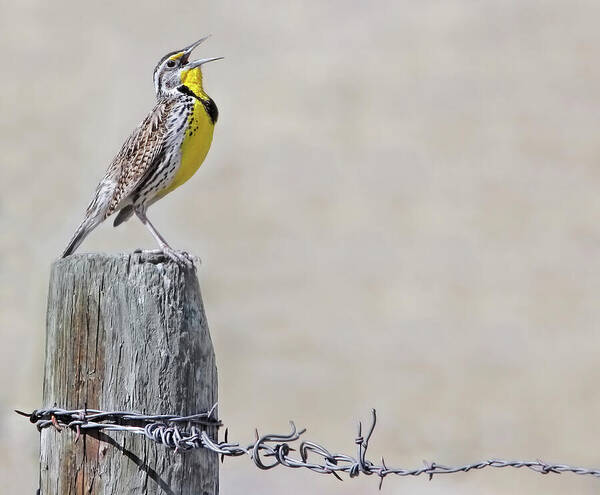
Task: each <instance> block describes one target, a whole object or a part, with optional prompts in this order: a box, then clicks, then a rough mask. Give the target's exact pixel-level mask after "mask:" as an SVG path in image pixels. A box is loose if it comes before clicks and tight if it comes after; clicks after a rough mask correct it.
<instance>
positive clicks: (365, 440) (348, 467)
mask: <svg viewBox="0 0 600 495" xmlns="http://www.w3.org/2000/svg"><path fill="white" fill-rule="evenodd" d="M215 410H216V404H215V405H214V406H213V407H212V408H211V409H210V410H209V411H206V412H202V413H199V414H194V415H191V416H177V415H144V414H138V413H134V412H124V411H113V412H104V411H99V410H95V409H87V408H86V409H75V410H66V409H60V408H46V409H37V410H35V411H33V412H31V413H25V412H22V411H15V412H16V413H18V414H20V415H22V416H26V417H28V418H29V421H31V422H32V423H34V424H35V425H36V427H37V429H38V430H39V431H41V430H43V429H45V428H49V427H54V428H55V429H56V430H57V431H62V430H63V429H69V430H72V431H74V432H75V434H76V436H75V442H77V441H78V440H79V437H80V435H81V434H82V433H86V432H90V431H100V430H105V431H121V432H128V433H133V434H138V435H144V436H146V437H147V438H149V439H150V440H153V441H154V442H156V443H159V444H162V445H165V446H166V447H169V448H172V449H175V451H176V452H177V451H187V450H191V449H199V448H204V449H207V450H210V451H212V452H215V453H216V454H219V455H220V456H221V461H223V460H224V458H225V457H239V456H242V455H248V456H250V458H251V459H252V461H253V462H254V464H255V465H256V466H257V467H258V468H259V469H265V470H266V469H272V468H274V467H276V466H285V467H289V468H305V469H309V470H310V471H313V472H316V473H320V474H331V475H333V476H335V477H336V478H337V479H339V480H340V481H341V480H342V477H341V476H340V473H346V474H347V475H348V476H349V477H350V478H354V477H356V476H358V475H360V474H364V475H367V476H371V475H376V476H378V477H379V478H380V481H379V488H380V489H381V486H382V483H383V480H384V478H385V477H386V476H388V475H392V474H393V475H397V476H421V475H427V476H428V477H429V479H430V480H431V479H432V478H433V476H434V475H438V474H453V473H459V472H463V473H466V472H469V471H473V470H479V469H484V468H487V467H493V468H507V467H510V468H516V469H520V468H527V469H530V470H532V471H535V472H536V473H540V474H549V473H555V474H561V473H565V472H568V473H573V474H579V475H589V476H594V477H597V478H600V469H587V468H583V467H574V466H569V465H566V464H551V463H547V462H545V461H542V460H540V459H538V460H535V461H519V460H512V461H511V460H504V459H488V460H484V461H480V462H474V463H472V464H466V465H463V466H446V465H443V464H439V463H437V462H427V461H423V466H421V467H418V468H415V469H405V468H395V467H388V466H387V465H386V463H385V460H384V459H383V457H382V458H381V464H375V463H374V462H372V461H370V460H368V459H367V450H368V447H369V441H370V439H371V436H372V435H373V431H374V430H375V425H376V424H377V414H376V412H375V409H372V410H371V415H372V416H371V423H370V425H369V427H368V429H367V434H366V436H363V427H362V423H361V422H359V424H358V434H357V436H356V438H355V444H356V445H357V454H356V457H353V456H351V455H347V454H338V453H333V452H331V451H329V450H328V449H326V448H325V447H323V446H322V445H319V444H317V443H315V442H311V441H308V440H303V441H301V442H299V444H298V445H296V448H293V447H292V446H291V445H290V443H293V442H296V441H298V440H299V438H300V436H301V435H303V434H304V433H305V432H306V429H302V430H298V429H297V428H296V425H295V424H294V422H293V421H290V432H289V433H287V434H266V435H259V433H258V430H256V431H255V434H256V440H255V441H254V442H253V443H251V444H249V445H248V446H246V447H243V446H241V445H240V444H239V443H232V442H229V441H228V430H227V429H226V430H225V438H224V440H223V441H222V442H219V441H217V440H214V439H212V438H211V436H210V435H209V434H208V433H207V428H211V427H212V429H213V431H214V430H215V429H218V428H219V427H221V426H222V423H221V421H220V420H219V419H218V418H216V417H215V415H214V412H215ZM291 452H298V455H299V458H298V457H292V456H291V455H290V454H291ZM316 458H318V460H315V459H316Z"/></svg>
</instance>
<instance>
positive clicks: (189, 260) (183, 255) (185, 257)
mask: <svg viewBox="0 0 600 495" xmlns="http://www.w3.org/2000/svg"><path fill="white" fill-rule="evenodd" d="M162 252H163V253H164V255H165V256H166V257H167V258H170V259H171V260H173V261H174V262H175V263H177V264H178V265H181V266H184V267H186V268H196V267H195V263H196V262H198V263H200V258H198V257H197V256H192V255H191V254H189V253H188V252H187V251H176V250H175V249H172V248H170V247H168V246H166V247H164V248H163V249H162Z"/></svg>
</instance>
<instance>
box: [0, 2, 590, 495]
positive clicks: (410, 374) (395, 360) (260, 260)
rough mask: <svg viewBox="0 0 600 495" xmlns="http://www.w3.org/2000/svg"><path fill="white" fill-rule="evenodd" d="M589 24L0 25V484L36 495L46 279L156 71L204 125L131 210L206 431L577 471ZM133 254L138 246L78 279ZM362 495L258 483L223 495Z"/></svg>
mask: <svg viewBox="0 0 600 495" xmlns="http://www.w3.org/2000/svg"><path fill="white" fill-rule="evenodd" d="M598 18H600V3H598V2H597V1H593V0H589V1H574V2H562V1H544V2H540V1H524V0H512V1H505V2H496V1H482V2H473V1H467V0H463V1H456V0H449V1H444V2H439V1H421V2H408V1H379V2H366V1H364V2H348V1H324V2H277V1H262V2H261V1H257V2H244V3H241V2H233V1H220V2H210V3H209V2H194V1H189V0H188V1H172V2H162V1H156V0H148V1H146V2H144V3H143V5H141V4H139V3H133V2H130V3H127V2H120V1H119V2H116V1H114V2H111V1H108V2H101V3H100V2H98V3H88V4H82V3H80V2H76V1H74V0H60V1H56V2H44V1H41V0H23V1H19V2H12V3H11V4H9V3H8V2H3V3H2V4H1V6H0V33H1V34H0V43H1V46H0V48H1V51H2V54H3V63H2V77H1V78H0V93H1V95H2V98H1V105H2V109H1V112H0V125H1V133H0V136H1V137H0V139H1V141H2V143H1V146H2V157H1V158H0V160H1V161H2V180H1V181H0V188H1V194H0V228H1V232H2V235H1V237H0V249H1V253H2V256H1V257H0V279H1V280H2V283H1V284H0V298H1V299H0V304H1V306H0V341H1V342H2V345H1V346H0V381H1V383H0V479H1V482H2V486H4V487H5V489H4V490H6V493H34V490H35V489H36V488H37V481H38V460H37V456H38V434H37V432H36V431H35V429H34V428H32V427H31V425H30V424H28V423H27V421H24V420H23V419H22V418H19V417H17V416H16V415H15V414H14V413H13V412H12V410H13V409H14V408H21V409H27V410H30V409H33V408H35V407H38V406H41V405H42V404H41V403H40V401H41V391H42V390H41V384H42V378H43V369H42V362H43V353H44V325H45V304H46V291H47V283H48V276H49V269H50V265H51V263H52V262H53V261H54V260H55V259H56V257H57V256H58V255H59V253H60V252H61V251H62V249H63V248H64V247H65V245H66V243H67V241H68V239H69V238H70V236H71V234H72V233H73V231H74V229H75V227H76V225H77V224H78V222H79V221H80V220H81V218H82V215H83V212H84V210H85V207H86V206H87V203H88V201H89V200H90V198H91V195H92V193H93V191H94V189H95V187H96V184H97V182H98V180H99V179H100V178H101V177H102V176H103V174H104V171H105V169H106V167H107V166H108V164H109V162H110V160H111V159H112V157H113V156H114V155H115V154H116V152H117V151H118V149H119V147H120V146H121V144H122V142H123V141H124V139H125V138H126V136H127V135H128V134H129V132H130V131H131V130H132V129H133V128H134V127H135V126H136V125H137V123H138V122H139V121H140V120H141V119H142V118H143V116H144V115H145V114H146V112H148V111H149V110H150V109H151V108H152V106H153V102H154V89H153V85H152V70H153V68H154V65H155V63H156V62H157V61H158V59H159V58H160V57H161V56H162V55H163V54H164V53H166V52H168V51H170V50H174V49H178V48H181V47H182V46H184V45H187V44H189V43H191V42H192V41H194V40H196V39H198V38H199V37H201V36H203V35H205V34H208V33H212V34H213V37H212V38H211V40H210V41H208V42H206V43H205V44H204V45H202V47H201V48H200V49H198V50H197V51H196V52H195V53H196V54H198V56H199V57H208V56H219V55H222V56H225V57H226V58H225V60H224V61H221V62H218V63H214V64H210V65H208V66H206V68H205V70H204V74H205V88H206V90H207V92H208V93H209V94H210V95H211V96H212V97H213V98H214V100H215V101H216V102H217V104H218V107H219V110H220V119H219V123H218V126H217V129H216V132H215V139H214V142H213V147H212V150H211V152H210V154H209V156H208V158H207V160H206V162H205V164H204V165H203V167H202V169H201V170H200V171H199V173H198V174H197V175H196V176H194V178H193V179H192V180H191V181H190V182H188V183H187V184H186V185H185V187H182V188H181V189H179V190H178V191H177V192H175V193H174V194H172V195H170V196H168V197H167V198H165V199H164V200H162V201H161V202H159V203H158V204H156V205H155V206H154V207H152V208H151V210H150V217H151V218H152V220H153V222H154V223H155V224H156V225H157V226H158V228H159V229H160V230H161V232H162V233H163V234H164V235H165V237H166V238H167V239H168V240H169V241H170V242H171V244H172V245H174V246H176V247H178V248H184V249H187V250H190V251H192V252H194V253H196V254H198V255H199V256H200V257H201V258H202V261H203V263H202V266H201V267H200V268H199V271H198V274H199V278H200V283H201V287H202V290H203V296H204V302H205V305H206V311H207V315H208V319H209V323H210V328H211V332H212V338H213V341H214V344H215V349H216V353H217V360H218V367H219V379H220V389H219V396H220V407H219V408H220V413H221V415H222V418H223V419H224V421H225V422H226V424H227V425H228V426H229V431H230V436H231V437H232V438H235V439H236V440H239V441H241V442H242V443H245V442H247V441H251V440H252V438H253V431H254V427H258V428H259V429H260V431H285V430H287V425H288V423H287V421H288V420H289V419H294V420H295V421H296V422H297V424H298V425H299V426H306V427H308V429H309V430H308V433H307V435H306V438H308V439H311V440H315V441H318V442H322V443H323V444H324V445H326V446H327V447H330V448H331V449H332V450H336V451H342V452H354V442H353V438H354V436H355V434H356V423H357V421H358V420H359V419H368V417H369V411H370V408H372V407H375V408H377V410H378V412H379V416H380V422H379V424H378V428H377V430H376V432H375V436H374V439H373V440H372V442H371V457H372V459H373V460H375V461H376V460H378V459H379V456H380V455H384V456H385V458H386V461H387V462H388V464H390V465H392V464H393V465H395V466H405V467H413V466H418V465H420V464H421V462H422V459H427V460H429V461H437V462H440V463H444V464H461V463H466V462H472V461H477V460H481V459H485V458H488V457H507V458H526V459H536V458H542V459H544V460H546V461H556V462H565V463H571V464H575V465H584V466H588V467H594V466H595V467H599V466H600V451H599V450H598V441H599V440H600V423H599V422H598V421H597V419H598V415H599V414H600V392H599V391H598V378H599V371H598V350H599V349H600V332H599V331H598V330H599V325H600V304H598V297H599V294H600V195H599V194H598V190H599V188H600V168H599V163H600V140H599V139H598V130H599V129H600V64H599V63H598V60H599V58H600V30H598V22H597V20H598ZM136 247H144V248H154V247H155V246H154V241H153V239H152V238H151V237H150V235H149V233H148V232H147V231H146V230H145V229H144V228H143V227H142V226H141V224H140V223H139V222H136V221H135V220H134V221H130V222H128V223H127V224H124V225H123V226H121V227H119V228H118V229H113V228H112V226H111V223H110V222H107V223H106V224H105V225H103V226H101V227H100V228H98V229H97V230H96V231H95V232H94V233H93V234H92V235H91V236H90V237H89V238H88V239H87V240H86V241H85V243H84V244H83V246H82V248H81V249H80V251H82V252H85V251H104V252H119V251H129V250H132V249H134V248H136ZM599 483H600V482H599V481H598V480H595V479H593V478H589V479H588V478H580V477H577V476H574V475H566V474H565V475H563V476H555V475H550V476H540V475H537V474H534V473H532V472H529V471H523V470H520V471H516V470H511V471H507V470H502V471H501V470H488V471H482V472H477V473H469V474H456V475H452V476H445V477H444V476H440V477H437V478H434V479H433V481H431V482H428V481H427V480H426V479H425V478H417V479H390V480H388V481H387V482H386V483H385V484H384V486H383V492H384V493H399V492H401V491H402V492H405V491H406V492H407V493H408V492H410V493H415V494H436V493H444V494H448V493H461V494H470V493H473V494H475V493H477V494H479V493H494V494H504V493H505V494H513V493H540V492H543V493H546V494H559V493H560V494H562V493H565V492H568V493H597V492H598V489H599V486H600V485H599ZM282 490H285V492H286V493H288V494H290V495H291V494H300V493H302V494H304V493H307V492H308V493H323V494H329V493H331V494H338V493H339V494H341V493H344V494H359V493H375V492H376V490H377V480H376V479H373V478H359V479H354V480H351V481H346V482H344V483H340V482H338V481H336V480H335V479H334V478H332V477H324V476H318V475H316V474H313V473H309V472H301V471H297V470H295V471H293V470H286V469H279V470H274V471H269V472H261V471H259V470H257V469H256V468H255V467H254V465H253V464H251V462H250V461H249V460H248V459H244V458H242V459H232V460H228V461H226V462H225V464H224V465H223V466H222V470H221V493H223V494H228V493H239V492H240V491H244V492H245V493H264V494H275V493H281V491H282Z"/></svg>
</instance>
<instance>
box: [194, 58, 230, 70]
mask: <svg viewBox="0 0 600 495" xmlns="http://www.w3.org/2000/svg"><path fill="white" fill-rule="evenodd" d="M222 58H223V57H212V58H201V59H200V60H194V61H193V62H190V63H189V64H187V65H186V68H188V69H195V68H196V67H200V66H201V65H202V64H207V63H208V62H214V61H215V60H221V59H222Z"/></svg>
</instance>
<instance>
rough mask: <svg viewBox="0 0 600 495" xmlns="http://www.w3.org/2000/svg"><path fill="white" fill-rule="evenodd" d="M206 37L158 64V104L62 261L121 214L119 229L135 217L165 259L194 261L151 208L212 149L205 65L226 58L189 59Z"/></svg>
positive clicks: (213, 109) (213, 117)
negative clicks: (160, 226)
mask: <svg viewBox="0 0 600 495" xmlns="http://www.w3.org/2000/svg"><path fill="white" fill-rule="evenodd" d="M207 38H208V36H207V37H205V38H202V39H200V40H198V41H196V42H195V43H192V44H191V45H189V46H188V47H186V48H184V49H182V50H177V51H174V52H170V53H168V54H167V55H165V56H164V57H162V58H161V59H160V61H159V62H158V64H157V65H156V67H155V69H154V76H153V79H154V87H155V90H156V97H157V103H156V106H155V107H154V108H153V109H152V111H151V112H150V113H149V114H148V115H147V116H146V118H145V119H144V120H143V121H142V122H141V123H140V124H139V125H138V127H137V128H136V129H135V130H134V131H133V132H132V133H131V135H130V136H129V138H128V139H127V140H126V141H125V143H124V144H123V146H122V148H121V150H120V151H119V153H118V154H117V156H116V157H115V158H114V160H113V161H112V163H111V164H110V166H109V167H108V170H107V171H106V174H105V175H104V178H103V179H102V180H101V181H100V183H99V184H98V187H97V188H96V193H95V194H94V197H93V199H92V201H91V202H90V204H89V206H88V208H87V211H86V214H85V218H84V220H83V221H82V222H81V224H80V225H79V227H78V228H77V230H76V231H75V234H74V235H73V238H72V239H71V241H70V242H69V244H68V245H67V247H66V249H65V251H64V252H63V254H62V257H63V258H64V257H66V256H68V255H69V254H71V253H73V252H74V251H75V250H76V249H77V248H78V247H79V245H80V244H81V243H82V242H83V240H84V239H85V237H86V236H87V235H88V234H89V233H90V232H91V231H92V230H93V229H95V228H96V227H97V226H98V225H99V224H100V223H102V222H103V221H104V220H105V219H106V218H108V217H109V216H111V215H112V214H113V213H117V212H118V215H117V217H116V218H115V221H114V226H115V227H116V226H118V225H120V224H121V223H123V222H125V221H126V220H128V219H129V218H130V217H131V216H132V215H133V214H135V215H136V216H137V217H138V218H139V219H140V221H141V222H142V223H143V224H144V225H145V226H146V227H147V228H148V230H149V231H150V233H151V234H152V235H153V237H154V238H155V239H156V241H157V242H158V245H159V247H160V250H161V251H162V252H163V253H165V255H167V256H168V257H169V258H171V259H173V260H175V261H177V262H179V263H184V264H190V263H191V258H190V257H189V255H187V253H184V252H180V251H176V250H174V249H172V248H171V247H170V246H169V244H168V243H167V241H166V240H165V238H164V237H163V236H162V235H161V234H160V233H159V232H158V230H156V228H155V227H154V226H153V225H152V223H151V222H150V220H148V217H147V215H146V210H147V209H148V207H149V206H150V205H151V204H153V203H155V202H156V201H158V200H159V199H160V198H162V197H164V196H165V195H166V194H168V193H170V192H171V191H173V190H174V189H176V188H177V187H179V186H180V185H182V184H183V183H184V182H186V181H187V180H188V179H189V178H190V177H192V175H194V173H195V172H196V171H197V170H198V168H199V167H200V165H201V164H202V162H203V161H204V159H205V157H206V155H207V153H208V150H209V148H210V145H211V142H212V137H213V130H214V126H215V124H216V122H217V118H218V115H219V112H218V110H217V106H216V104H215V102H214V101H213V100H212V99H211V98H210V97H209V96H208V95H207V94H206V92H205V91H204V87H203V85H202V69H201V67H202V65H203V64H205V63H207V62H212V61H214V60H219V59H221V58H223V57H214V58H204V59H200V60H195V61H192V62H190V61H189V58H190V55H191V53H192V51H193V50H194V48H196V47H197V46H198V45H199V44H200V43H202V42H203V41H205V40H206V39H207Z"/></svg>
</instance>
